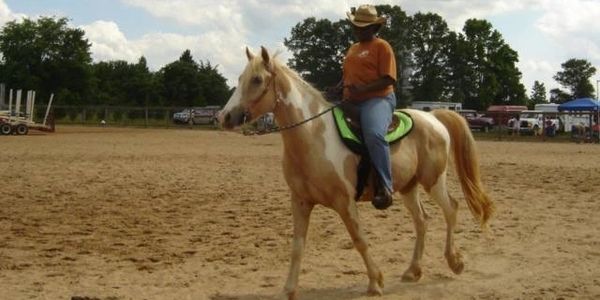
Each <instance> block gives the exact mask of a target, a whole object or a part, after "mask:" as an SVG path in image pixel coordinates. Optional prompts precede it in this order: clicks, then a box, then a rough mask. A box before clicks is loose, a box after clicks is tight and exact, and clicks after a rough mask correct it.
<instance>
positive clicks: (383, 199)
mask: <svg viewBox="0 0 600 300" xmlns="http://www.w3.org/2000/svg"><path fill="white" fill-rule="evenodd" d="M392 202H393V199H392V192H391V191H389V190H388V189H387V188H386V187H385V186H383V184H380V185H379V188H378V189H377V192H376V193H375V197H373V201H371V203H372V204H373V206H375V208H377V209H386V208H388V207H390V206H391V205H392Z"/></svg>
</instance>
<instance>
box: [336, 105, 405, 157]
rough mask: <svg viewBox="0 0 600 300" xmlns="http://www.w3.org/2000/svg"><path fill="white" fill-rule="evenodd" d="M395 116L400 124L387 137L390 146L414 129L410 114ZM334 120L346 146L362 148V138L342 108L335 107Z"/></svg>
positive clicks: (400, 113) (399, 112)
mask: <svg viewBox="0 0 600 300" xmlns="http://www.w3.org/2000/svg"><path fill="white" fill-rule="evenodd" d="M394 114H395V115H396V116H397V117H398V119H399V121H400V122H399V124H398V127H396V129H395V130H394V131H392V132H388V134H387V135H386V136H385V140H386V141H387V142H388V143H390V144H392V143H394V142H396V141H398V140H400V139H402V138H403V137H404V136H406V135H407V134H408V133H409V132H410V131H411V129H412V127H413V120H412V118H411V116H410V115H409V114H407V113H405V112H402V111H395V112H394ZM333 118H334V119H335V124H336V125H337V128H338V132H339V134H340V137H341V138H342V140H343V141H344V143H346V145H348V144H349V143H350V144H352V145H353V146H362V137H361V136H360V134H357V133H356V132H354V131H353V130H352V129H351V128H350V124H348V122H347V121H346V118H345V117H344V112H343V111H342V110H341V109H340V108H338V107H335V108H334V109H333ZM349 147H350V148H351V149H352V148H353V147H352V146H350V145H349ZM353 151H354V150H353ZM355 152H356V151H355Z"/></svg>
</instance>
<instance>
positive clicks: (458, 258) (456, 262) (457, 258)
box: [446, 252, 465, 275]
mask: <svg viewBox="0 0 600 300" xmlns="http://www.w3.org/2000/svg"><path fill="white" fill-rule="evenodd" d="M446 258H447V260H448V266H449V267H450V270H452V272H454V274H456V275H458V274H460V273H462V271H463V270H464V268H465V264H464V263H463V261H462V255H460V253H459V252H456V253H455V254H454V255H451V256H447V257H446Z"/></svg>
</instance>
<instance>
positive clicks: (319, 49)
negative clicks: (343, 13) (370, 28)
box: [283, 18, 351, 89]
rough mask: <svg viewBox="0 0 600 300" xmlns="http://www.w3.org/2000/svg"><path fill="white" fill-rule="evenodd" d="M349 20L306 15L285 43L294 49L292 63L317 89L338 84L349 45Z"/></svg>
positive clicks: (290, 48) (291, 49) (292, 66)
mask: <svg viewBox="0 0 600 300" xmlns="http://www.w3.org/2000/svg"><path fill="white" fill-rule="evenodd" d="M346 23H347V22H342V21H339V22H336V23H332V22H331V21H329V20H327V19H320V20H317V19H315V18H307V19H305V20H304V21H302V22H300V23H298V24H296V26H294V27H293V28H292V31H291V37H290V38H289V39H288V38H285V39H284V42H283V43H284V45H285V46H286V47H288V49H289V50H290V51H291V52H292V55H293V57H292V58H291V59H290V61H289V64H290V67H291V68H293V69H295V70H296V71H298V72H299V73H300V75H302V77H303V78H304V79H305V80H306V81H308V82H310V83H311V84H313V85H314V86H315V87H316V88H317V89H325V88H326V87H329V86H334V85H336V84H337V83H338V82H339V81H340V80H341V78H342V68H341V66H342V61H343V59H344V54H345V53H346V50H347V49H348V47H349V46H350V44H351V42H350V39H351V31H350V26H349V25H348V24H346Z"/></svg>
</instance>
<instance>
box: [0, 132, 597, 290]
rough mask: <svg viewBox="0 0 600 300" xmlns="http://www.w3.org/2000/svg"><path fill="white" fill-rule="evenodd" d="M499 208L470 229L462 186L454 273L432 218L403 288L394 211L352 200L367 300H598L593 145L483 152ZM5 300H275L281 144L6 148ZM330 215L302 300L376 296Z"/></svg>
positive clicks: (316, 231)
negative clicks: (366, 246) (458, 260)
mask: <svg viewBox="0 0 600 300" xmlns="http://www.w3.org/2000/svg"><path fill="white" fill-rule="evenodd" d="M478 146H479V150H480V156H481V164H482V173H483V181H484V183H485V185H486V187H487V189H488V191H489V193H490V195H491V196H492V198H493V199H494V200H495V202H496V205H497V214H496V216H495V218H494V219H493V220H492V222H491V230H490V231H489V232H487V233H482V232H481V231H480V230H479V228H478V226H477V225H476V224H475V223H474V221H473V219H472V217H471V215H470V213H469V212H468V209H467V208H466V203H465V202H464V200H463V198H462V193H460V191H459V188H458V184H457V182H456V180H455V178H454V177H453V176H452V177H451V181H450V190H451V193H452V195H454V196H455V197H456V198H457V200H458V201H459V202H460V205H461V209H460V213H459V226H458V230H457V235H456V244H457V246H458V247H459V248H460V249H461V251H462V254H463V255H464V257H465V270H464V272H463V274H462V275H458V276H457V275H454V274H453V273H452V272H451V271H450V269H449V268H448V267H447V265H446V261H445V259H444V255H443V247H444V239H445V222H444V221H443V217H442V214H441V211H440V209H439V208H438V207H437V206H435V205H434V204H433V203H432V201H430V200H429V199H428V198H427V196H425V195H424V194H423V195H422V199H423V201H424V203H425V209H426V210H427V212H428V213H429V214H430V216H431V220H430V222H429V229H428V235H427V240H426V248H425V254H424V261H423V267H424V278H423V279H422V280H421V281H420V282H418V283H404V282H401V280H400V278H401V276H402V273H403V271H404V270H405V269H406V268H407V267H408V263H409V261H410V258H411V256H412V251H413V246H414V240H415V235H414V233H413V225H412V221H411V219H410V217H409V215H408V212H407V211H406V210H405V209H404V207H403V206H402V205H400V201H399V200H398V198H396V200H397V201H396V203H395V205H394V206H392V207H391V208H390V209H388V210H387V211H383V212H381V211H376V210H375V209H373V208H372V207H371V205H370V203H360V204H359V211H360V214H361V219H362V222H363V224H364V226H365V228H366V231H367V233H368V239H369V242H370V245H371V253H372V254H373V256H374V259H375V260H376V262H378V264H379V266H380V268H381V269H382V271H383V273H384V276H385V288H384V296H383V297H380V298H376V299H600V216H599V214H600V171H599V170H600V145H597V144H596V145H590V144H564V143H563V144H554V143H527V142H494V141H485V142H483V141H480V142H478ZM0 148H1V149H2V152H1V153H2V158H1V160H0V170H1V171H0V174H2V182H3V184H2V185H1V191H2V196H1V199H0V291H2V292H0V299H100V300H109V299H110V300H115V299H214V300H225V299H228V300H229V299H242V300H258V299H276V298H277V297H278V296H279V295H281V293H280V292H281V290H282V287H283V284H284V281H285V276H286V275H287V269H288V263H289V251H290V247H291V246H290V244H291V226H292V220H291V214H290V210H289V200H288V196H289V193H288V189H287V187H286V185H285V182H284V179H283V176H282V172H281V163H280V161H281V153H282V144H281V139H280V137H279V136H277V135H272V136H262V137H244V136H242V135H239V134H236V133H226V132H217V131H200V130H187V129H180V130H176V129H170V130H162V129H153V130H147V129H113V128H78V127H66V128H65V127H59V128H58V132H57V133H54V134H34V135H29V136H0ZM366 289H367V276H366V272H365V268H364V266H363V263H362V260H361V258H360V256H359V254H358V252H356V251H355V250H354V249H353V248H352V245H351V242H350V239H349V237H348V235H347V233H346V231H345V228H344V226H343V225H342V223H341V221H340V219H339V218H338V217H337V215H335V213H334V212H333V211H331V210H328V209H325V208H323V207H317V208H316V209H315V211H314V212H313V215H312V219H311V227H310V230H309V236H308V244H307V246H306V251H305V259H304V261H303V264H302V272H301V276H300V298H301V299H372V298H369V297H367V295H366V293H365V292H366Z"/></svg>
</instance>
